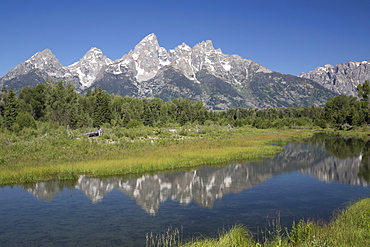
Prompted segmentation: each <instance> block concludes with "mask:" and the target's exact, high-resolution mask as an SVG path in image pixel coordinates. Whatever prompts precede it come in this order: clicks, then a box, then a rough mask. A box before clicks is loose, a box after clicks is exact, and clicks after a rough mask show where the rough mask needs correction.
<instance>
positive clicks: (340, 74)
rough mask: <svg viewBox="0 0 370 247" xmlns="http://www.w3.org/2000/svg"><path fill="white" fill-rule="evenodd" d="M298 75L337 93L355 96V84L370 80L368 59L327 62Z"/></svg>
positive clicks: (369, 62)
mask: <svg viewBox="0 0 370 247" xmlns="http://www.w3.org/2000/svg"><path fill="white" fill-rule="evenodd" d="M299 77H301V78H307V79H311V80H314V81H316V82H317V83H319V84H320V85H322V86H324V87H325V88H327V89H330V90H331V91H333V92H336V93H338V94H345V95H352V96H357V90H356V87H357V85H358V84H362V83H364V82H365V80H370V60H369V61H363V62H347V63H342V64H337V65H334V66H332V65H330V64H327V65H325V66H323V67H318V68H316V69H314V70H313V71H310V72H308V73H307V74H306V73H302V74H300V75H299Z"/></svg>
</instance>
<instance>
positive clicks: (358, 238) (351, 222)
mask: <svg viewBox="0 0 370 247" xmlns="http://www.w3.org/2000/svg"><path fill="white" fill-rule="evenodd" d="M156 246H164V245H161V244H158V245H156ZM171 246H183V247H211V246H212V247H213V246H235V247H239V246H241V247H258V246H259V247H262V246H264V247H277V246H278V247H295V246H300V247H312V246H317V247H319V246H320V247H321V246H332V247H341V246H343V247H353V246H370V198H366V199H362V200H360V201H358V202H355V203H353V204H351V205H349V206H347V207H346V208H345V209H344V210H342V211H340V212H339V213H337V215H336V217H334V218H333V219H332V220H331V221H330V222H328V223H324V222H322V221H320V220H317V221H304V220H301V221H300V222H299V223H297V224H296V223H293V225H292V227H291V230H288V229H285V231H284V230H283V229H281V228H280V227H276V229H275V232H273V233H271V235H270V238H265V239H263V240H262V241H256V240H255V239H254V238H253V236H252V234H251V233H250V232H249V231H248V229H246V228H245V227H244V226H242V225H236V226H234V227H233V228H231V229H230V230H229V231H228V232H226V231H222V232H221V233H220V234H219V237H217V238H198V239H193V240H190V241H188V242H185V241H184V240H179V241H178V242H176V243H172V245H171Z"/></svg>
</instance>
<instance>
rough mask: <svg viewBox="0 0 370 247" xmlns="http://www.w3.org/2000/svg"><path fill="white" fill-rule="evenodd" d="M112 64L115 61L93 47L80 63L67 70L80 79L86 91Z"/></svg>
mask: <svg viewBox="0 0 370 247" xmlns="http://www.w3.org/2000/svg"><path fill="white" fill-rule="evenodd" d="M112 63H113V61H112V60H110V59H109V58H107V57H106V56H105V55H104V54H103V52H102V51H101V50H100V49H98V48H96V47H92V48H91V49H90V50H89V51H88V52H86V54H85V55H84V56H83V57H82V58H81V59H80V61H78V62H76V63H74V64H72V65H70V66H68V67H67V68H68V69H69V71H70V72H71V74H73V75H75V76H77V77H78V78H79V79H80V84H81V88H82V89H85V88H88V87H90V86H91V84H92V83H93V82H94V81H95V79H96V78H97V76H98V74H99V73H100V71H102V69H103V68H104V67H106V66H108V65H110V64H112Z"/></svg>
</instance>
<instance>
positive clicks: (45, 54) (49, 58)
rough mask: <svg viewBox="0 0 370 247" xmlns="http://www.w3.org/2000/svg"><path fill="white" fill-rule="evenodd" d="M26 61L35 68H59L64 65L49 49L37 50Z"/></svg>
mask: <svg viewBox="0 0 370 247" xmlns="http://www.w3.org/2000/svg"><path fill="white" fill-rule="evenodd" d="M25 63H30V64H32V65H33V67H34V68H38V69H51V68H57V69H59V68H62V67H63V65H62V64H61V63H60V62H59V60H58V59H57V58H56V57H55V55H54V54H53V53H52V52H51V50H49V49H45V50H43V51H40V52H37V53H36V54H35V55H33V56H32V57H31V58H30V59H28V60H26V61H25Z"/></svg>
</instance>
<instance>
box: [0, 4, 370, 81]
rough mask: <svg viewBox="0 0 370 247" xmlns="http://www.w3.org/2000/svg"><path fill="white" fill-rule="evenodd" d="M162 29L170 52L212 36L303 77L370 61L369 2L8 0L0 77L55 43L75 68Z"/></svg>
mask: <svg viewBox="0 0 370 247" xmlns="http://www.w3.org/2000/svg"><path fill="white" fill-rule="evenodd" d="M150 33H155V34H156V35H157V38H158V40H159V44H160V45H161V46H163V47H165V48H166V49H167V50H168V49H172V48H175V47H176V46H178V45H180V44H181V43H182V42H185V43H187V44H188V45H190V46H191V47H193V46H194V45H195V44H197V43H199V42H201V41H204V40H212V41H213V45H214V47H215V48H221V49H222V51H223V52H224V53H225V54H238V55H240V56H242V57H243V58H245V59H251V60H253V61H256V62H259V63H261V64H262V65H264V66H265V67H267V68H269V69H271V70H274V71H278V72H281V73H286V74H293V75H298V74H299V73H301V72H308V71H310V70H313V69H314V68H316V67H318V66H323V65H325V64H328V63H330V64H332V65H334V64H338V63H345V62H348V61H364V60H369V59H370V1H369V0H351V1H350V0H346V1H343V0H286V1H284V0H282V1H279V0H270V1H268V0H254V1H249V0H245V1H242V0H239V1H236V0H227V1H226V0H222V1H218V0H213V1H202V0H196V1H194V0H186V1H180V0H148V1H141V0H136V1H134V0H131V1H124V0H122V1H118V0H105V1H102V0H98V1H96V0H89V1H79V0H64V1H63V0H59V1H54V0H48V1H43V0H32V1H30V0H1V1H0V77H1V76H4V75H5V74H6V73H7V72H8V71H9V70H11V69H12V68H13V67H15V66H16V65H17V64H19V63H21V62H23V61H25V60H27V59H28V58H30V57H31V56H32V55H33V54H35V53H36V52H38V51H42V50H44V49H46V48H49V49H50V50H51V51H52V52H53V53H54V54H55V55H56V57H57V58H58V59H59V61H60V62H61V63H62V64H63V65H65V66H67V65H70V64H72V63H74V62H76V61H78V60H79V59H80V58H81V57H82V56H83V55H84V54H85V53H86V52H87V51H88V50H89V49H90V48H91V47H98V48H100V49H101V50H102V51H103V53H104V54H105V55H106V56H107V57H109V58H110V59H113V60H115V59H118V58H120V57H122V56H123V55H124V54H127V53H128V52H129V51H130V50H131V49H133V48H134V46H135V45H136V44H137V43H138V42H139V41H140V40H141V39H142V38H144V37H145V36H146V35H148V34H150Z"/></svg>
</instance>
